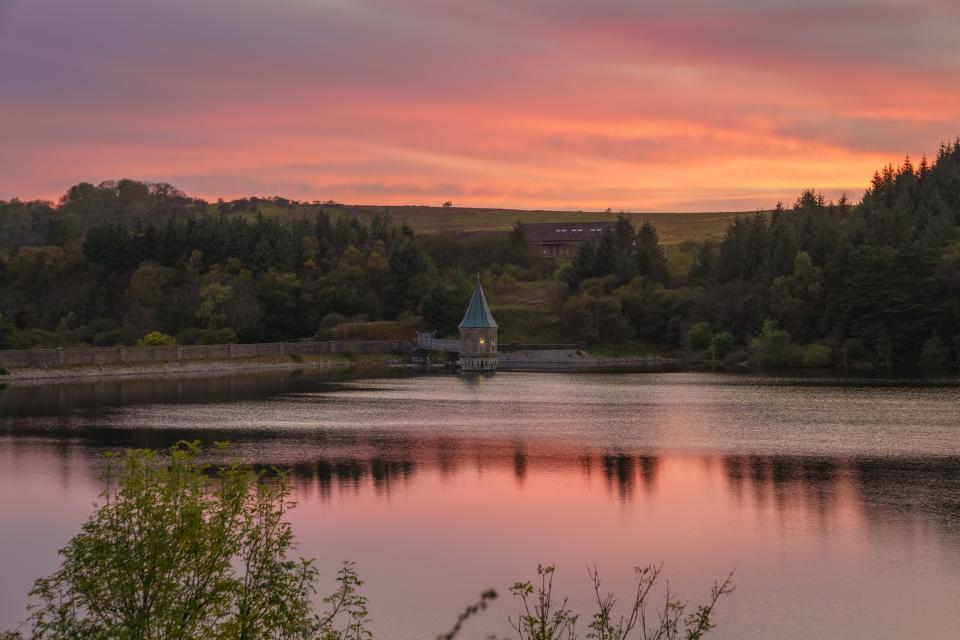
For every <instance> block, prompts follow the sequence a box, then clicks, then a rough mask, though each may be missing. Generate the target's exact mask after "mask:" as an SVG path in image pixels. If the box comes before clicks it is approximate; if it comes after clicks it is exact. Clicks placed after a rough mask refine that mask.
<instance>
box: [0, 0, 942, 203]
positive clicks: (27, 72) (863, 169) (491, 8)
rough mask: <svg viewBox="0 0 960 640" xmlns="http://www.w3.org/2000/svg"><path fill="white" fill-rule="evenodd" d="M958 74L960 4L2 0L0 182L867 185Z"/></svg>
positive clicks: (582, 192)
mask: <svg viewBox="0 0 960 640" xmlns="http://www.w3.org/2000/svg"><path fill="white" fill-rule="evenodd" d="M958 79H960V2H958V1H957V0H830V1H828V0H671V1H670V2H667V1H665V0H657V1H655V2H648V1H646V0H591V1H589V2H587V1H584V0H469V1H463V0H272V1H268V0H163V1H159V0H158V1H154V2H147V1H145V0H0V199H9V198H12V197H20V198H21V199H33V198H44V199H51V200H55V199H57V198H58V197H59V196H60V195H61V194H62V193H64V192H65V191H66V189H67V188H68V187H69V186H70V185H72V184H75V183H77V182H81V181H88V182H94V183H98V182H100V181H103V180H108V179H116V178H123V177H127V178H134V179H141V180H150V181H163V182H170V183H173V184H175V185H176V186H178V187H180V188H181V189H183V190H184V191H186V192H188V193H189V194H191V195H196V196H199V197H203V198H206V199H209V200H215V199H216V198H218V197H223V198H225V199H230V198H235V197H242V196H249V195H259V196H270V195H280V196H285V197H288V198H295V199H300V200H329V199H334V200H337V201H340V202H347V203H363V204H435V205H439V204H441V203H443V202H445V201H448V200H450V201H453V202H454V203H455V204H457V205H463V206H489V207H514V208H527V209H533V208H558V209H585V210H589V209H605V208H607V207H612V208H613V209H615V210H620V209H623V210H630V211H732V210H752V209H757V208H768V207H771V206H773V205H775V204H776V203H777V202H778V201H784V202H786V203H788V204H789V203H791V202H792V201H793V200H794V199H795V198H796V196H797V195H798V193H799V192H800V191H801V190H803V189H807V188H814V189H817V190H820V191H822V192H823V193H824V194H825V195H827V196H828V197H830V198H836V197H838V196H839V195H840V194H841V193H848V194H849V195H850V196H851V197H852V198H854V199H859V197H860V196H861V195H862V193H863V190H864V189H865V188H866V186H867V185H868V183H869V180H870V178H871V176H872V175H873V172H874V171H875V170H876V169H878V168H880V167H882V166H883V165H886V164H888V163H894V164H897V163H899V162H900V161H901V160H902V159H903V158H904V156H906V155H908V154H909V155H910V156H911V157H912V158H919V157H920V156H922V155H928V156H932V155H935V154H936V151H937V148H938V146H939V145H940V143H942V142H946V141H951V140H954V139H955V138H956V137H957V136H960V82H958Z"/></svg>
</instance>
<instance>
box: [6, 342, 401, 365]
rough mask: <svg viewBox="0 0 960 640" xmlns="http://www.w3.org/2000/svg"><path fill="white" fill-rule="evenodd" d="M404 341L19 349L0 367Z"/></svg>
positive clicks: (227, 356)
mask: <svg viewBox="0 0 960 640" xmlns="http://www.w3.org/2000/svg"><path fill="white" fill-rule="evenodd" d="M409 351H410V343H409V342H407V341H405V340H349V341H342V342H272V343H267V344H209V345H182V346H177V347H91V348H81V349H21V350H9V351H0V367H4V368H6V369H15V368H19V367H26V368H37V369H45V368H50V367H75V366H96V365H104V364H111V365H123V364H132V365H137V364H147V363H151V362H177V361H189V360H235V359H243V358H267V357H272V358H287V357H290V356H294V357H297V356H321V355H347V354H366V353H408V352H409Z"/></svg>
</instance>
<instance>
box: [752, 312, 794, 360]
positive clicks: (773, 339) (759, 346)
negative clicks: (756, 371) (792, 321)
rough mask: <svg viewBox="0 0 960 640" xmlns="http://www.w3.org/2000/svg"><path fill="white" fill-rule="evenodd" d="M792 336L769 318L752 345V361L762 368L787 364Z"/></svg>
mask: <svg viewBox="0 0 960 640" xmlns="http://www.w3.org/2000/svg"><path fill="white" fill-rule="evenodd" d="M789 344H790V334H789V333H787V332H786V331H784V330H783V329H778V328H777V321H776V320H774V319H773V318H767V319H766V320H765V321H764V322H763V328H762V329H761V330H760V335H758V336H757V337H756V338H754V339H753V342H751V343H750V361H751V362H752V363H753V364H755V365H758V366H760V367H779V366H783V365H784V364H786V363H787V356H788V355H789V353H788V351H787V347H788V345H789Z"/></svg>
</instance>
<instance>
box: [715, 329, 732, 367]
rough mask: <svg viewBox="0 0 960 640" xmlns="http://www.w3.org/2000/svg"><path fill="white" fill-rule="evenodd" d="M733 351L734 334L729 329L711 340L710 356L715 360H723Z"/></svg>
mask: <svg viewBox="0 0 960 640" xmlns="http://www.w3.org/2000/svg"><path fill="white" fill-rule="evenodd" d="M731 351H733V334H731V333H730V332H729V331H721V332H720V333H718V334H715V335H714V336H713V339H711V340H710V357H711V358H713V359H714V360H722V359H723V358H725V357H727V355H728V354H729V353H730V352H731Z"/></svg>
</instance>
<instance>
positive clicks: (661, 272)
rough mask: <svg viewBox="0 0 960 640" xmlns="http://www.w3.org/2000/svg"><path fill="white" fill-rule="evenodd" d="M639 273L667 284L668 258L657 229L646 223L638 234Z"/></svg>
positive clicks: (637, 258)
mask: <svg viewBox="0 0 960 640" xmlns="http://www.w3.org/2000/svg"><path fill="white" fill-rule="evenodd" d="M636 256H637V257H636V264H637V271H638V272H639V273H640V275H643V276H646V277H648V278H650V279H651V280H653V281H654V282H659V283H661V284H666V283H667V257H666V255H665V254H664V252H663V247H662V246H660V236H659V235H658V234H657V229H656V227H654V226H653V224H651V223H650V222H644V223H643V225H641V226H640V230H639V231H638V232H637V248H636Z"/></svg>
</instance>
